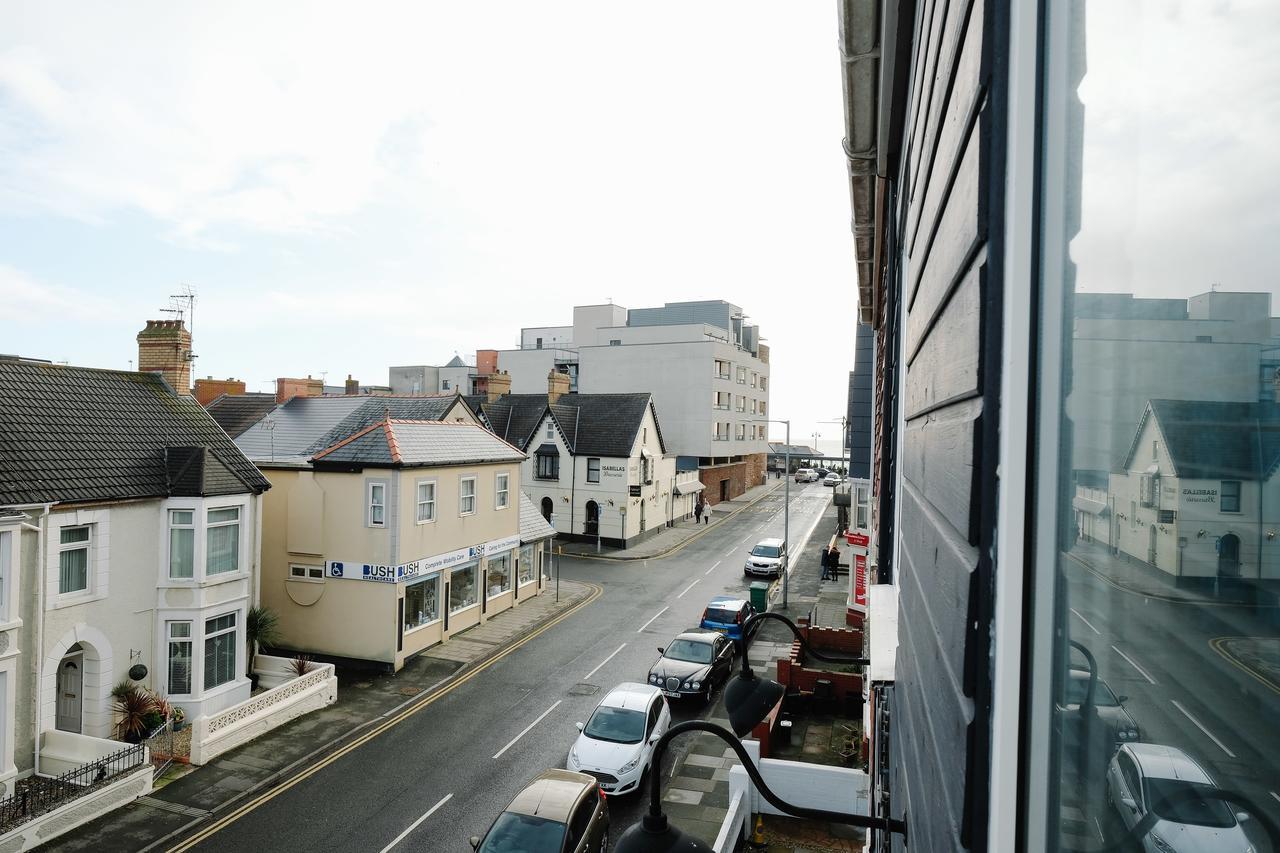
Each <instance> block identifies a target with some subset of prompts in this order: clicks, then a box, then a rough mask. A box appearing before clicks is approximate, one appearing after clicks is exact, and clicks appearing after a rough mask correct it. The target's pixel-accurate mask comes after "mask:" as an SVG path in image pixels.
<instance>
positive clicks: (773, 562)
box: [742, 539, 787, 578]
mask: <svg viewBox="0 0 1280 853" xmlns="http://www.w3.org/2000/svg"><path fill="white" fill-rule="evenodd" d="M786 568H787V546H786V544H784V543H783V541H782V540H781V539H762V540H761V541H760V543H759V544H758V545H756V547H754V548H752V549H751V553H749V554H747V561H746V562H745V563H743V564H742V572H743V574H745V575H748V576H752V577H756V576H759V577H766V578H777V577H781V576H782V573H783V572H784V571H786Z"/></svg>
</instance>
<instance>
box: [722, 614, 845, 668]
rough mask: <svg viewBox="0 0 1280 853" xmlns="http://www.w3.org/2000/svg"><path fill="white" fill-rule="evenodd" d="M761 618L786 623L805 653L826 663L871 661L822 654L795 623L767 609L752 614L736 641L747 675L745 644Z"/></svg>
mask: <svg viewBox="0 0 1280 853" xmlns="http://www.w3.org/2000/svg"><path fill="white" fill-rule="evenodd" d="M761 619H776V620H778V621H779V622H781V623H782V624H783V625H786V626H787V627H788V628H790V629H791V633H793V634H795V635H796V639H797V640H799V641H800V648H802V649H804V652H805V654H807V655H813V656H814V657H815V658H817V659H818V660H824V661H826V662H827V663H847V664H853V665H854V666H868V665H870V663H871V661H870V660H868V659H867V658H833V657H828V656H827V655H824V654H822V653H821V652H819V651H817V650H816V649H814V647H813V646H811V645H809V641H808V640H806V639H805V637H804V635H803V634H801V633H800V629H799V628H798V627H796V623H794V622H792V621H791V620H790V619H788V618H787V617H785V616H783V615H782V614H781V613H770V612H768V611H765V612H764V613H757V614H756V615H754V616H752V617H751V618H749V619H748V620H747V621H746V622H744V623H743V625H742V639H741V640H739V641H738V644H739V645H740V646H741V649H742V674H743V675H746V676H748V677H749V676H750V675H751V664H750V663H749V662H748V661H747V646H748V645H750V643H751V640H750V639H748V638H749V637H750V636H751V633H752V631H751V629H752V627H754V626H755V625H756V624H758V623H759V622H760V620H761Z"/></svg>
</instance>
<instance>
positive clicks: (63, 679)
mask: <svg viewBox="0 0 1280 853" xmlns="http://www.w3.org/2000/svg"><path fill="white" fill-rule="evenodd" d="M57 691H58V698H57V704H56V706H55V707H56V708H57V714H56V717H55V719H54V728H56V729H58V730H60V731H64V732H75V733H76V734H80V733H81V730H82V729H83V728H84V649H83V648H82V647H81V645H80V644H79V643H76V644H75V645H73V646H72V647H71V648H69V649H67V654H66V656H65V657H63V658H62V661H61V662H60V663H59V664H58V685H57Z"/></svg>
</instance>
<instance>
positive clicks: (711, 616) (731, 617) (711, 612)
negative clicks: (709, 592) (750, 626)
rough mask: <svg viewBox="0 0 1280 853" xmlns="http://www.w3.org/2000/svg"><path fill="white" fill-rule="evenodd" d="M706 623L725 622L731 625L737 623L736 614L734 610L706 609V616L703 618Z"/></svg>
mask: <svg viewBox="0 0 1280 853" xmlns="http://www.w3.org/2000/svg"><path fill="white" fill-rule="evenodd" d="M704 618H705V619H706V620H707V621H708V622H727V623H729V624H733V623H734V622H737V621H738V613H737V611H735V610H722V609H720V608H719V607H708V608H707V615H706V617H704Z"/></svg>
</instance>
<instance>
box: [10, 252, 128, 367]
mask: <svg viewBox="0 0 1280 853" xmlns="http://www.w3.org/2000/svg"><path fill="white" fill-rule="evenodd" d="M0 305H2V306H4V308H3V311H4V321H5V324H6V326H8V328H9V330H10V331H9V333H8V334H13V333H14V332H15V331H16V330H17V328H18V325H20V324H21V325H26V324H33V325H50V326H55V325H58V324H66V323H69V322H77V321H80V322H82V321H90V320H98V321H103V322H106V321H109V320H111V319H112V318H114V317H116V316H118V312H117V307H116V306H115V305H114V304H113V303H112V302H111V301H109V300H107V299H103V298H102V297H100V296H98V295H97V294H93V293H86V292H84V291H82V290H77V289H76V288H72V287H65V286H61V285H54V284H47V283H45V282H41V281H37V280H36V279H34V278H32V277H31V276H30V275H27V274H26V273H24V272H22V271H21V270H18V269H14V268H13V267H11V266H8V265H6V264H0ZM8 334H6V337H7V336H8ZM2 347H3V342H2V341H0V348H2Z"/></svg>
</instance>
